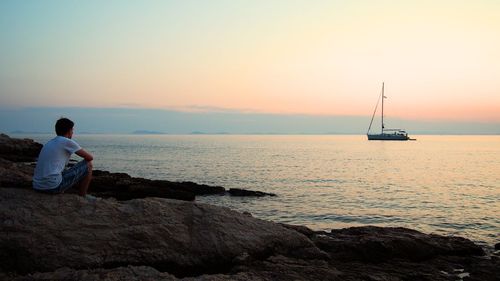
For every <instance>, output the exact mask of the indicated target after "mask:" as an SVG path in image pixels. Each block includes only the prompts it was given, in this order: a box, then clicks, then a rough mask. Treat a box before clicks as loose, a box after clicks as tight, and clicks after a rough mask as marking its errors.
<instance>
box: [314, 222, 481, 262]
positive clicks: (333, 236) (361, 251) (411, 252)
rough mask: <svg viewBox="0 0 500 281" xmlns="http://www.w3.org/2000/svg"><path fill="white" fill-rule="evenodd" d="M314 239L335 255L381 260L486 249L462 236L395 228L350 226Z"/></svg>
mask: <svg viewBox="0 0 500 281" xmlns="http://www.w3.org/2000/svg"><path fill="white" fill-rule="evenodd" d="M313 241H314V242H315V244H316V245H318V247H319V248H320V249H322V250H323V251H325V252H327V253H329V254H330V255H331V256H332V257H333V258H335V259H337V260H343V261H366V262H382V261H387V260H391V259H405V260H409V261H417V262H418V261H423V260H428V259H431V258H434V257H436V256H470V255H477V256H482V255H484V254H485V252H484V250H483V249H482V248H481V247H479V246H477V245H476V244H474V243H473V242H472V241H470V240H468V239H465V238H462V237H444V236H440V235H432V234H431V235H428V234H423V233H421V232H418V231H416V230H411V229H406V228H401V227H397V228H393V227H376V226H366V227H361V228H360V227H351V228H345V229H336V230H332V231H331V232H330V233H324V234H323V235H316V236H314V237H313Z"/></svg>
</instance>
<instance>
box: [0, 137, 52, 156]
mask: <svg viewBox="0 0 500 281" xmlns="http://www.w3.org/2000/svg"><path fill="white" fill-rule="evenodd" d="M42 146H43V145H41V144H39V143H37V142H35V141H33V140H32V139H16V138H10V137H9V136H8V135H5V134H0V158H4V159H7V160H10V161H14V162H33V161H36V159H37V158H38V154H39V153H40V150H41V149H42Z"/></svg>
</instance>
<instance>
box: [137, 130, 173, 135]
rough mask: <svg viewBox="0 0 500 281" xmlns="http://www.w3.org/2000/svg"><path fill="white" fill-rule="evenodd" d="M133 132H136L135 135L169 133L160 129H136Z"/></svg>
mask: <svg viewBox="0 0 500 281" xmlns="http://www.w3.org/2000/svg"><path fill="white" fill-rule="evenodd" d="M132 134H134V135H166V134H167V133H165V132H159V131H148V130H136V131H133V132H132Z"/></svg>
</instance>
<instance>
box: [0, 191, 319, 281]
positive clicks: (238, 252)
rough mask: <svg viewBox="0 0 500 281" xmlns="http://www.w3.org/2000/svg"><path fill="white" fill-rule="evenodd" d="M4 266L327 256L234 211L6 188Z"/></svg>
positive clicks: (177, 269)
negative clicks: (277, 255)
mask: <svg viewBox="0 0 500 281" xmlns="http://www.w3.org/2000/svg"><path fill="white" fill-rule="evenodd" d="M0 222H1V229H0V234H1V235H0V268H2V269H3V271H8V270H14V271H16V272H20V273H29V272H35V271H42V272H43V271H54V270H57V269H58V268H61V267H65V266H66V267H71V268H75V269H84V268H94V267H97V268H98V267H104V268H106V267H116V266H119V265H154V267H155V268H157V269H161V270H163V271H168V272H172V273H175V274H178V275H186V274H188V273H192V274H196V273H197V272H211V271H214V272H224V271H227V270H229V268H231V266H232V264H233V260H234V259H236V258H238V257H241V256H242V255H247V256H248V257H247V258H246V259H248V258H256V257H259V258H262V257H266V256H269V255H270V254H272V253H276V254H283V255H286V256H300V257H302V258H309V259H310V258H323V259H324V258H326V257H327V255H326V254H325V253H323V252H321V251H320V250H319V249H318V248H317V247H316V246H315V245H314V244H313V243H312V242H311V241H310V240H309V239H308V238H307V237H305V236H304V235H302V234H300V233H298V232H295V231H292V230H290V229H287V228H284V227H282V226H280V225H277V224H274V223H272V222H267V221H262V220H258V219H255V218H253V217H249V216H245V215H243V214H240V213H237V212H235V211H231V210H229V209H227V208H221V207H215V206H211V205H206V204H196V203H192V202H184V201H178V200H170V199H159V198H150V199H146V200H130V201H126V202H125V203H120V202H117V201H112V200H98V201H95V202H89V201H87V200H86V199H84V198H82V197H79V196H76V195H72V194H65V195H55V196H54V195H46V194H41V193H37V192H34V191H31V190H25V189H14V188H12V189H9V188H0Z"/></svg>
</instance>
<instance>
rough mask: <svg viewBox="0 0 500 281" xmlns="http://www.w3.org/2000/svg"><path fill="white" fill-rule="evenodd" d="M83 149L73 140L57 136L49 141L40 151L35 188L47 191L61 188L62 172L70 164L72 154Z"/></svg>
mask: <svg viewBox="0 0 500 281" xmlns="http://www.w3.org/2000/svg"><path fill="white" fill-rule="evenodd" d="M80 149H81V147H80V145H78V143H76V142H75V141H74V140H72V139H68V138H66V137H62V136H57V137H55V138H53V139H51V140H50V141H48V142H47V143H46V144H45V145H44V146H43V148H42V151H40V155H39V156H38V161H37V163H36V168H35V174H34V175H33V188H35V189H41V190H47V189H53V188H56V187H58V186H59V184H61V181H62V174H61V173H62V171H63V170H64V167H66V165H67V164H68V161H69V158H70V156H71V154H73V153H75V152H76V151H78V150H80Z"/></svg>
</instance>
